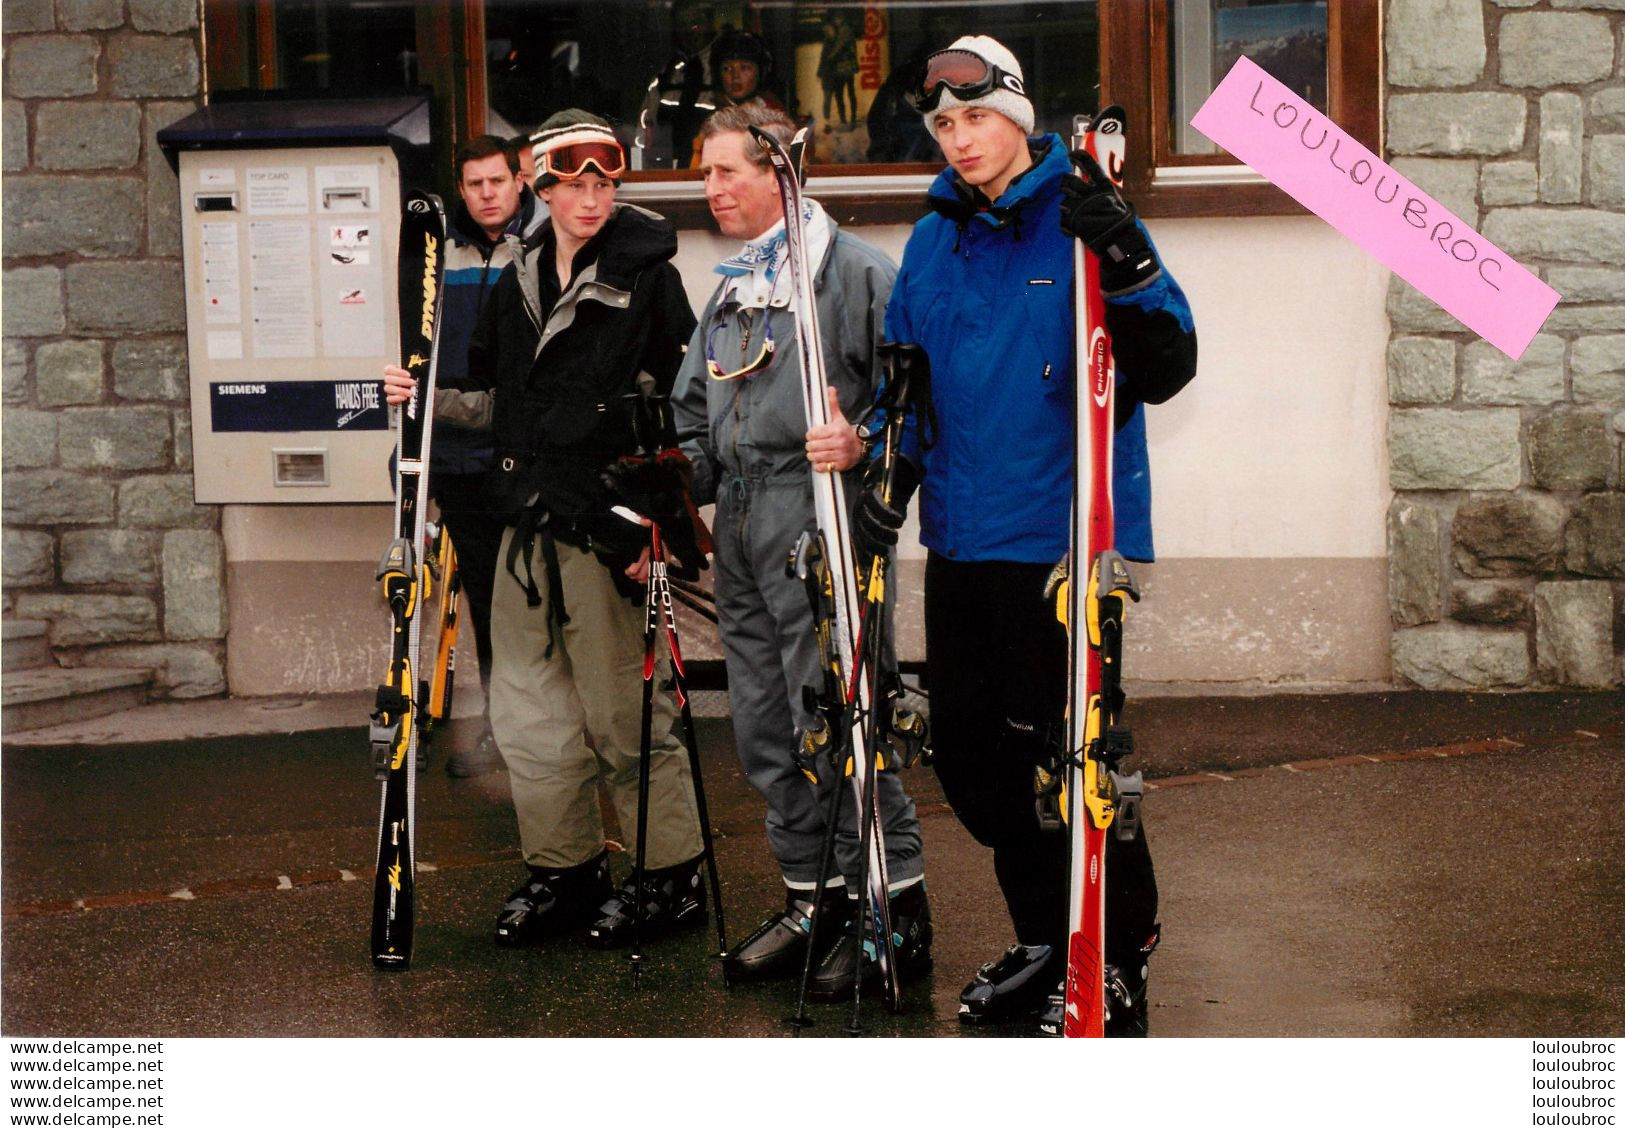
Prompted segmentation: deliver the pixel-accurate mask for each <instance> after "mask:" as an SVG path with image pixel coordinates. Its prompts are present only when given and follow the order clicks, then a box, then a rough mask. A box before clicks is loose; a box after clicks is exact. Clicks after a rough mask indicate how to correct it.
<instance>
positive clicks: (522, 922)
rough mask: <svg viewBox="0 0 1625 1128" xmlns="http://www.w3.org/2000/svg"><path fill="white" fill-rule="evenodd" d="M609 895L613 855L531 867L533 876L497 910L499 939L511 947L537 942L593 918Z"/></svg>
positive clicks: (497, 940)
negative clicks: (566, 864) (562, 865)
mask: <svg viewBox="0 0 1625 1128" xmlns="http://www.w3.org/2000/svg"><path fill="white" fill-rule="evenodd" d="M607 896H609V855H608V853H601V854H599V855H598V856H597V857H596V858H593V859H592V860H591V861H587V862H583V863H582V864H581V865H579V866H570V867H568V868H566V869H544V868H543V867H541V866H531V867H530V878H529V879H528V880H527V881H526V882H525V884H523V885H521V886H520V887H519V888H518V889H515V890H514V891H513V892H512V893H510V894H508V903H507V904H505V905H503V906H502V911H501V912H500V913H498V914H497V927H496V942H497V943H498V944H501V945H503V946H504V947H509V948H520V947H523V946H525V945H526V944H534V943H535V942H536V941H538V940H541V939H543V938H545V937H548V936H557V935H558V934H560V933H562V932H568V931H570V930H571V929H572V928H579V927H581V926H582V925H584V924H586V923H587V922H588V921H590V920H592V918H593V915H594V913H596V911H597V908H598V905H599V904H601V903H602V902H603V900H604V898H605V897H607Z"/></svg>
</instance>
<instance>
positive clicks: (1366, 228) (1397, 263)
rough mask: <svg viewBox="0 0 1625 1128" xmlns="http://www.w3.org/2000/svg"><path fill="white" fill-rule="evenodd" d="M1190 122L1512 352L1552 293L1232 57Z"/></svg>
mask: <svg viewBox="0 0 1625 1128" xmlns="http://www.w3.org/2000/svg"><path fill="white" fill-rule="evenodd" d="M1191 124H1192V125H1193V126H1195V127H1196V128H1197V129H1199V130H1201V131H1202V132H1203V133H1204V134H1206V135H1207V136H1208V137H1210V138H1212V139H1213V140H1214V141H1215V142H1217V143H1218V144H1219V145H1222V146H1223V147H1224V148H1225V149H1227V150H1229V151H1230V152H1231V153H1232V154H1234V155H1235V156H1236V157H1237V158H1238V159H1239V160H1241V161H1243V162H1244V163H1246V164H1247V165H1249V166H1251V167H1252V168H1253V169H1254V171H1256V172H1258V173H1260V174H1261V175H1262V176H1264V177H1265V178H1267V179H1268V180H1269V181H1270V182H1271V183H1273V184H1274V185H1275V186H1276V187H1278V188H1280V189H1281V190H1282V191H1283V192H1285V193H1286V194H1287V195H1289V196H1291V197H1292V198H1293V199H1294V200H1297V201H1298V203H1300V204H1302V205H1303V206H1304V207H1306V208H1308V209H1309V210H1310V211H1312V212H1314V213H1315V214H1316V215H1318V216H1320V218H1321V219H1324V220H1325V221H1326V222H1327V223H1329V224H1331V225H1332V226H1333V227H1335V228H1337V229H1338V230H1339V231H1341V232H1342V233H1343V234H1344V235H1347V236H1348V237H1349V238H1350V239H1353V240H1354V241H1355V242H1356V243H1358V244H1360V246H1362V247H1364V248H1365V249H1366V250H1367V251H1370V252H1371V253H1372V254H1373V255H1375V256H1376V257H1377V258H1378V259H1379V260H1380V261H1381V262H1382V263H1383V264H1384V265H1386V266H1387V267H1388V268H1389V269H1390V270H1392V271H1393V272H1394V273H1395V274H1397V275H1399V276H1400V277H1401V278H1403V279H1405V281H1407V282H1409V283H1410V284H1411V285H1412V286H1415V287H1416V288H1417V289H1418V290H1420V291H1422V293H1424V294H1426V295H1427V296H1428V297H1430V298H1432V299H1433V300H1434V301H1436V302H1438V303H1439V305H1440V306H1442V307H1443V308H1444V309H1445V310H1447V311H1449V312H1450V313H1451V314H1452V315H1453V316H1454V317H1455V318H1456V319H1457V320H1459V321H1460V322H1461V323H1462V324H1463V325H1465V326H1467V327H1468V328H1469V329H1471V330H1472V331H1473V332H1475V333H1477V334H1478V335H1479V336H1481V337H1483V338H1484V339H1485V340H1486V341H1488V342H1489V343H1490V344H1492V345H1494V346H1495V347H1496V348H1498V349H1500V350H1501V351H1502V352H1504V353H1506V354H1507V355H1508V356H1510V357H1512V358H1513V359H1514V360H1516V359H1518V357H1520V356H1522V355H1523V351H1524V349H1526V348H1528V347H1529V342H1530V340H1531V339H1533V337H1534V336H1535V334H1536V333H1537V332H1539V331H1540V327H1541V325H1542V324H1544V323H1545V321H1546V318H1547V317H1548V316H1550V315H1551V312H1552V308H1553V307H1554V306H1556V305H1557V302H1558V299H1559V297H1560V295H1559V294H1558V292H1557V291H1556V290H1554V289H1552V288H1551V287H1550V286H1548V285H1546V283H1544V282H1542V281H1541V280H1540V279H1539V278H1537V277H1535V276H1534V275H1533V274H1531V273H1530V272H1529V271H1528V270H1527V269H1525V268H1524V267H1522V266H1520V265H1519V264H1518V263H1516V262H1514V261H1513V260H1512V259H1510V258H1508V257H1507V256H1506V255H1505V254H1504V253H1502V252H1501V250H1500V249H1499V248H1498V247H1496V246H1495V244H1493V243H1491V242H1490V241H1489V240H1488V239H1485V238H1484V237H1483V236H1482V235H1480V234H1479V233H1478V232H1476V231H1474V230H1473V227H1472V225H1471V224H1469V223H1464V222H1463V221H1462V220H1461V219H1460V218H1459V217H1458V216H1455V215H1453V214H1451V212H1450V211H1449V210H1448V209H1446V208H1445V207H1444V205H1442V204H1440V203H1439V202H1438V201H1437V200H1435V199H1434V198H1433V197H1432V196H1429V195H1428V194H1427V193H1426V192H1424V191H1422V190H1421V189H1420V188H1418V187H1417V186H1416V185H1414V184H1412V183H1411V182H1410V181H1409V180H1406V179H1405V178H1404V177H1403V176H1401V175H1399V174H1398V173H1397V172H1395V171H1394V170H1393V169H1392V168H1390V167H1389V166H1388V165H1387V164H1385V163H1384V162H1383V161H1381V160H1379V159H1378V158H1377V156H1376V155H1375V154H1373V153H1372V152H1371V150H1369V149H1367V148H1366V147H1365V146H1364V145H1361V144H1360V143H1359V142H1358V141H1356V140H1354V139H1353V138H1352V137H1350V136H1349V135H1348V134H1347V133H1344V132H1343V131H1342V130H1341V129H1339V128H1338V127H1337V126H1336V125H1335V124H1333V123H1332V122H1331V121H1330V120H1329V119H1328V118H1327V117H1326V115H1324V114H1322V113H1320V112H1319V111H1318V110H1316V109H1315V108H1314V107H1313V106H1311V105H1310V104H1309V103H1308V102H1305V101H1304V100H1303V99H1302V98H1300V97H1298V96H1297V95H1296V94H1294V93H1292V91H1291V90H1289V89H1287V88H1286V87H1285V86H1282V85H1281V84H1280V83H1279V82H1277V81H1276V80H1275V79H1273V78H1271V77H1270V76H1269V75H1268V74H1267V73H1266V72H1265V71H1264V70H1263V69H1262V68H1261V67H1259V66H1258V64H1256V63H1254V62H1253V61H1252V60H1251V59H1247V58H1241V59H1238V60H1237V61H1236V65H1235V66H1233V67H1231V68H1230V73H1229V74H1227V75H1225V77H1224V81H1223V82H1221V83H1219V85H1218V86H1217V87H1216V88H1215V89H1214V91H1213V94H1212V96H1211V97H1209V98H1208V100H1207V101H1206V102H1205V103H1204V104H1203V106H1202V108H1201V109H1200V110H1198V111H1197V113H1196V116H1195V117H1193V118H1192V119H1191Z"/></svg>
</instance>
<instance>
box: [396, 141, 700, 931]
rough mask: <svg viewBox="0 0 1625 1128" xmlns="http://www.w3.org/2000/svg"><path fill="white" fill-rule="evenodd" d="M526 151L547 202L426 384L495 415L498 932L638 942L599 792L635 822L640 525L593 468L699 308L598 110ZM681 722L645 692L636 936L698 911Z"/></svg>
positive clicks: (444, 403) (449, 419) (460, 406)
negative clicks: (463, 377) (510, 879)
mask: <svg viewBox="0 0 1625 1128" xmlns="http://www.w3.org/2000/svg"><path fill="white" fill-rule="evenodd" d="M536 153H537V160H538V166H537V173H538V175H537V188H538V191H539V193H540V195H541V197H542V199H543V201H545V202H546V203H547V205H548V207H549V208H550V210H551V213H552V214H551V217H550V219H549V220H548V222H547V223H546V224H545V225H544V226H543V228H542V231H541V236H540V239H539V241H538V244H537V246H536V248H535V250H534V251H533V252H532V253H530V254H529V255H527V256H525V258H524V260H523V263H522V268H521V269H512V268H510V269H509V270H506V271H504V272H503V275H502V277H501V279H500V280H499V281H498V282H497V286H496V289H495V290H494V291H493V292H492V294H491V297H490V300H489V301H488V302H487V303H486V305H485V308H484V310H483V311H482V312H481V315H480V320H479V323H478V325H477V326H476V328H475V331H474V336H473V340H472V341H471V343H470V347H469V374H470V375H469V388H467V389H465V390H456V389H448V390H444V391H438V390H437V393H436V396H435V418H436V421H437V422H445V423H451V424H454V425H460V426H463V427H468V428H472V429H479V430H483V429H487V428H488V429H489V430H490V433H491V436H492V440H493V445H494V448H495V457H496V465H495V468H494V469H493V470H492V472H491V483H490V487H489V490H488V494H487V496H488V499H489V501H490V503H491V505H492V507H493V508H494V509H495V510H496V511H497V512H498V513H500V514H501V515H502V516H503V518H504V520H505V522H506V524H507V528H506V529H505V530H504V532H503V536H502V547H501V553H500V557H501V559H502V560H503V561H504V571H505V572H506V573H507V574H499V576H498V579H497V583H496V587H495V590H494V592H493V595H492V609H491V610H492V618H491V643H492V652H493V663H492V685H491V724H492V728H493V729H494V731H495V733H496V739H497V745H498V747H499V748H500V750H501V752H502V756H503V759H504V760H506V761H507V764H508V774H509V778H510V781H511V783H512V787H513V798H514V811H515V814H516V815H517V816H518V820H519V838H520V846H521V850H522V852H523V855H524V859H525V864H526V866H527V867H528V868H529V871H530V873H529V876H528V877H527V879H526V880H525V882H524V883H523V884H521V885H520V886H519V888H517V889H516V890H514V892H513V893H512V895H510V897H509V899H508V901H507V903H506V904H505V905H504V906H503V908H502V911H501V912H500V913H499V914H498V917H497V922H496V941H497V943H499V944H504V945H521V944H527V943H530V942H532V941H534V940H537V939H539V938H542V937H544V936H548V935H553V934H556V933H558V932H561V931H565V930H568V929H571V928H574V927H579V926H580V925H583V924H589V923H590V924H591V927H590V929H589V935H588V939H589V940H590V941H591V942H592V943H594V944H595V945H597V946H600V947H612V946H616V945H620V944H625V943H629V942H630V941H631V939H632V935H633V927H634V924H635V921H634V919H633V914H634V909H633V906H634V904H635V901H636V896H637V894H636V889H635V887H634V886H633V884H632V883H631V882H630V881H628V882H627V884H626V885H625V886H623V887H622V888H621V889H619V890H618V891H615V892H613V893H612V892H611V889H610V885H609V877H608V865H607V854H606V852H605V847H604V830H603V826H602V824H601V821H600V818H599V810H598V786H599V784H600V783H602V784H603V785H604V786H605V788H606V789H607V790H608V792H609V794H610V797H611V800H612V801H613V802H614V804H615V808H616V813H617V815H618V817H619V819H620V823H621V826H622V828H623V831H624V832H625V833H627V834H630V833H632V831H633V830H634V828H635V827H636V826H637V801H638V794H637V793H638V786H637V781H638V759H639V745H640V735H641V731H640V730H641V709H640V701H641V696H640V685H641V682H642V677H643V608H642V603H643V590H642V587H641V586H640V585H639V584H638V583H637V582H636V580H635V579H634V577H635V576H638V575H641V574H642V571H641V569H642V567H643V566H644V563H645V562H643V561H640V559H639V557H640V549H643V548H645V547H646V546H647V544H648V532H647V530H646V529H644V528H642V527H640V526H638V525H637V524H635V523H630V522H628V521H626V520H625V519H624V518H622V517H620V516H618V515H616V514H614V513H613V512H612V508H613V507H614V506H615V505H616V504H617V501H616V499H615V498H614V497H612V496H611V493H610V490H609V488H608V486H606V484H605V482H604V480H603V478H604V472H605V470H606V469H607V468H608V467H609V466H610V465H611V464H612V463H614V462H615V461H616V459H618V458H620V457H621V456H623V455H627V454H631V453H633V452H634V451H635V449H636V440H635V437H634V432H633V415H632V413H633V410H634V407H633V405H632V401H634V400H635V399H636V396H635V395H634V393H638V392H640V391H641V392H645V393H655V394H662V395H663V394H668V393H669V392H670V390H671V386H672V380H673V377H675V375H676V373H677V367H678V365H679V363H680V362H681V361H682V356H683V345H684V343H685V342H686V341H687V340H688V337H689V334H690V332H692V330H693V328H694V314H693V311H692V310H691V309H690V308H689V305H688V299H687V297H686V295H685V294H684V292H683V286H682V280H681V279H680V278H679V277H678V274H677V270H676V268H675V267H674V266H672V264H671V257H672V255H673V254H674V253H675V252H676V250H677V232H676V229H675V228H674V227H673V226H672V224H671V223H670V222H669V221H667V220H665V219H663V218H661V217H660V216H657V215H655V214H654V213H652V212H647V211H643V210H642V209H639V208H634V207H628V206H624V205H617V204H616V203H615V190H616V188H617V187H618V185H619V183H620V181H619V180H618V177H619V176H620V175H621V174H622V173H623V172H624V171H625V168H626V154H625V150H624V149H622V147H621V145H620V143H619V142H618V141H617V140H616V138H615V135H614V133H613V132H612V131H611V130H610V128H609V127H608V125H607V124H605V123H604V122H603V121H602V120H601V119H599V118H596V117H593V116H592V115H590V114H587V113H584V112H583V111H580V110H567V111H563V112H561V113H558V114H555V115H553V117H551V118H549V119H548V120H547V122H546V123H544V124H543V126H542V129H541V131H540V132H539V133H538V134H537V136H536ZM511 238H512V236H510V239H511ZM386 388H387V389H388V392H389V398H390V401H391V402H392V403H393V402H399V401H400V400H403V399H405V398H406V396H407V394H409V392H410V389H411V380H410V377H408V376H406V374H405V372H404V371H403V370H401V369H391V370H389V375H388V377H387V378H386ZM665 661H666V660H665V659H664V658H663V659H662V670H661V671H659V672H657V673H656V675H655V676H656V678H657V679H659V680H660V681H662V682H663V681H664V680H665V673H664V663H665ZM675 717H676V707H675V705H674V703H673V702H672V700H671V698H670V696H669V694H667V693H657V694H656V695H655V700H654V722H653V729H652V733H651V742H652V764H651V772H650V787H649V813H648V848H647V849H648V865H649V870H648V873H647V875H646V878H645V882H646V884H645V896H644V933H643V935H644V937H645V938H646V939H648V938H652V937H654V936H656V935H658V934H660V933H661V932H663V931H667V930H669V929H670V928H672V927H674V926H679V925H691V924H699V923H701V922H703V921H704V920H705V905H704V902H703V901H702V900H701V898H700V895H699V894H700V879H699V861H700V857H701V841H700V833H699V818H698V814H697V812H696V808H695V803H694V790H693V782H692V779H691V777H690V774H689V769H688V761H687V757H686V755H685V754H684V752H683V750H682V747H681V745H680V744H679V742H678V741H677V739H676V737H675V736H674V735H673V733H672V725H673V721H674V719H675ZM634 847H635V843H628V849H632V848H634Z"/></svg>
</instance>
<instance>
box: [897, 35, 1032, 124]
mask: <svg viewBox="0 0 1625 1128" xmlns="http://www.w3.org/2000/svg"><path fill="white" fill-rule="evenodd" d="M944 90H946V91H948V93H950V94H952V95H953V96H954V97H955V98H958V99H959V100H960V101H961V102H974V101H975V100H976V99H978V98H985V97H986V96H987V95H989V94H991V93H993V92H994V91H995V90H1009V91H1012V92H1013V93H1016V94H1019V95H1021V96H1022V97H1023V98H1025V97H1026V96H1027V90H1026V87H1024V86H1023V85H1022V84H1021V79H1020V78H1018V77H1017V76H1015V75H1013V74H1011V73H1010V72H1009V71H1006V70H1001V69H1000V68H999V67H996V66H994V65H993V64H992V63H990V62H988V61H987V60H986V59H984V58H982V56H980V55H978V54H976V52H974V51H967V50H965V49H964V48H963V47H950V48H949V49H948V50H946V51H938V52H937V53H936V54H934V55H931V56H930V57H928V58H927V59H926V60H925V78H924V79H923V80H922V81H921V83H920V89H919V91H918V92H917V93H913V94H910V95H909V96H908V101H909V104H910V105H912V106H913V107H914V108H915V109H916V110H918V111H919V112H920V113H922V114H929V113H931V112H932V111H934V110H935V109H936V108H937V104H938V103H939V102H941V101H942V92H943V91H944Z"/></svg>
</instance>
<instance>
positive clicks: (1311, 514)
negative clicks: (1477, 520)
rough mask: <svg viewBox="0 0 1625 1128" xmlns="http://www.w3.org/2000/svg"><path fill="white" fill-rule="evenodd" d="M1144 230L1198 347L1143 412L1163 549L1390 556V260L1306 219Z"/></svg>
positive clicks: (1177, 223) (1192, 223)
mask: <svg viewBox="0 0 1625 1128" xmlns="http://www.w3.org/2000/svg"><path fill="white" fill-rule="evenodd" d="M1149 226H1150V228H1151V231H1152V237H1153V238H1154V239H1155V240H1156V243H1157V248H1158V250H1159V252H1160V253H1161V254H1162V257H1163V261H1164V262H1165V263H1166V264H1167V266H1168V269H1169V270H1170V271H1171V272H1172V273H1173V275H1174V277H1176V278H1177V279H1179V284H1180V285H1181V286H1182V287H1183V288H1184V290H1185V293H1186V296H1187V297H1189V298H1190V302H1191V308H1192V310H1193V311H1194V312H1195V315H1196V328H1197V339H1198V342H1199V350H1200V351H1199V361H1198V367H1197V376H1196V379H1195V380H1194V381H1193V382H1192V383H1191V385H1190V386H1189V387H1187V388H1186V389H1185V390H1184V391H1183V392H1181V393H1180V394H1179V395H1178V396H1177V397H1175V398H1174V400H1173V401H1172V402H1171V403H1168V404H1165V405H1163V406H1161V407H1154V408H1150V409H1149V410H1148V414H1147V425H1148V427H1149V433H1150V439H1151V452H1152V483H1153V489H1154V491H1155V502H1154V506H1153V520H1154V523H1155V531H1156V538H1157V551H1158V555H1159V556H1161V557H1164V558H1174V557H1190V556H1199V557H1226V558H1235V557H1246V558H1281V557H1380V556H1383V555H1385V554H1386V547H1385V545H1386V533H1385V527H1386V513H1387V508H1388V500H1389V490H1388V457H1387V418H1388V384H1387V379H1388V378H1387V369H1386V360H1385V356H1386V349H1387V341H1388V319H1387V315H1386V313H1385V312H1384V308H1383V304H1384V298H1385V295H1386V292H1387V285H1388V271H1387V269H1386V268H1385V267H1383V266H1382V265H1381V264H1379V263H1378V262H1377V261H1376V260H1375V259H1373V258H1371V257H1370V256H1369V255H1367V254H1366V253H1365V252H1364V251H1362V250H1360V249H1359V248H1358V247H1356V246H1354V245H1353V244H1352V243H1350V242H1349V241H1348V240H1347V239H1344V238H1343V237H1342V236H1341V235H1340V234H1338V233H1337V232H1336V231H1334V230H1333V229H1332V228H1330V227H1329V226H1327V225H1326V224H1324V223H1322V222H1321V221H1320V220H1319V219H1316V218H1314V217H1312V216H1303V217H1283V218H1261V219H1186V220H1157V221H1152V222H1151V223H1150V224H1149Z"/></svg>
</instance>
